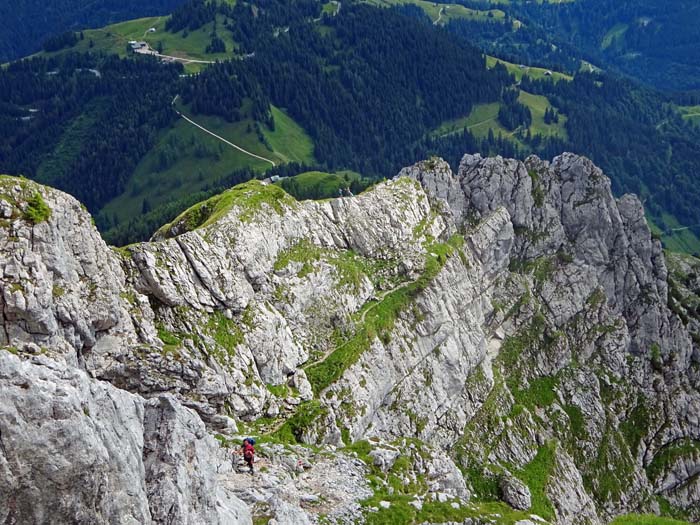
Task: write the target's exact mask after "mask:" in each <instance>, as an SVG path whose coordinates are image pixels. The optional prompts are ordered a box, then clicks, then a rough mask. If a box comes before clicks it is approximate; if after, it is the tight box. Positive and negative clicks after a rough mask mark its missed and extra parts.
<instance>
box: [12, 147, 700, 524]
mask: <svg viewBox="0 0 700 525" xmlns="http://www.w3.org/2000/svg"><path fill="white" fill-rule="evenodd" d="M0 254H2V255H1V257H0V311H1V312H2V325H3V330H1V331H0V521H3V522H8V523H15V522H16V523H34V522H41V521H45V520H46V519H47V516H48V515H49V514H48V513H51V516H52V517H55V519H57V520H58V519H60V520H62V521H77V522H79V523H81V522H82V523H88V522H94V521H95V520H96V521H97V522H100V523H222V524H223V523H246V524H247V523H251V518H252V516H255V517H256V518H260V519H262V518H263V517H264V518H269V519H271V520H276V521H277V522H278V523H315V522H318V520H319V519H320V517H321V516H324V517H325V518H324V519H326V520H329V521H330V522H331V523H336V524H346V523H355V522H357V521H358V519H361V516H363V515H365V516H366V515H368V513H375V512H376V513H381V514H382V516H386V515H392V514H391V513H393V512H395V513H396V515H397V516H399V515H400V516H408V517H409V518H410V519H413V520H419V519H422V518H421V516H430V515H436V514H437V510H436V509H442V510H440V512H443V511H444V510H445V509H446V508H449V509H452V510H451V511H450V512H451V513H452V511H454V512H453V514H454V516H456V517H459V519H461V522H462V523H472V524H476V523H492V522H494V520H497V519H498V517H496V516H495V514H493V513H489V512H486V511H485V513H484V515H483V516H476V517H475V513H478V512H477V511H478V509H480V508H481V507H480V503H481V500H483V499H493V498H499V497H500V498H502V499H503V500H505V501H507V502H509V503H510V504H511V505H512V506H513V507H514V508H516V509H522V510H509V513H511V514H512V516H513V520H515V522H522V523H526V522H528V521H531V522H533V523H534V522H537V523H557V524H565V525H569V524H571V525H579V524H581V525H583V524H602V523H605V522H607V521H609V520H610V519H611V518H612V517H614V516H615V515H618V514H621V513H625V512H631V511H645V512H658V511H659V510H660V509H666V510H667V509H669V508H671V509H672V510H674V512H676V513H680V514H684V515H686V516H687V517H688V518H689V519H700V514H698V512H700V511H698V509H700V485H698V479H699V478H698V473H699V472H700V348H699V347H698V341H700V316H698V304H700V277H698V276H699V275H700V261H697V260H696V259H694V258H692V257H681V256H675V255H672V254H668V256H667V257H666V256H665V255H664V253H663V251H662V250H661V246H660V244H659V242H658V241H656V240H654V239H653V238H652V236H651V233H650V231H649V228H648V226H647V224H646V222H645V220H644V211H643V208H642V206H641V203H640V202H639V200H638V199H637V198H636V197H634V196H623V197H621V198H615V197H614V196H613V195H612V193H611V191H610V182H609V180H608V179H607V178H606V177H605V175H604V174H603V173H602V172H601V171H600V170H599V169H598V168H597V167H596V166H594V165H593V164H592V163H591V162H590V161H589V160H587V159H584V158H582V157H578V156H576V155H572V154H564V155H561V156H559V157H557V158H555V159H554V160H553V161H552V162H545V161H542V160H540V159H537V158H535V157H531V158H529V159H527V160H526V161H525V162H520V161H516V160H508V159H502V158H500V157H496V158H488V159H485V158H482V157H480V156H478V155H466V156H465V157H464V158H463V159H462V161H461V163H460V166H459V169H458V170H457V172H456V173H453V171H452V170H451V168H450V166H449V165H447V163H445V162H444V161H442V160H440V159H431V160H429V161H425V162H421V163H418V164H416V165H415V166H412V167H409V168H406V169H404V170H402V172H401V173H400V174H399V176H398V177H396V178H394V179H392V180H389V181H386V182H383V183H379V184H377V185H376V186H375V187H373V188H371V189H369V190H368V191H366V192H364V193H363V194H361V195H359V196H357V197H353V198H341V199H332V200H327V201H319V202H312V201H305V202H297V201H295V200H294V199H293V198H291V197H290V196H288V195H287V194H285V193H284V192H283V191H282V190H281V189H280V188H278V187H276V186H273V185H266V184H263V183H261V182H259V181H251V182H248V183H245V184H243V185H240V186H237V187H236V188H232V189H231V190H229V191H227V192H225V193H224V194H222V195H220V196H217V197H214V198H212V199H210V200H208V201H205V202H204V203H200V204H198V205H195V206H194V207H192V208H191V209H189V210H187V211H186V212H184V213H183V214H182V215H181V216H180V217H178V218H176V219H175V220H174V221H173V222H172V223H171V224H168V225H166V226H164V227H163V228H161V230H159V232H157V233H156V235H155V236H154V239H153V240H152V241H151V242H147V243H140V244H136V245H132V246H129V247H127V248H123V249H113V248H108V247H107V246H106V245H105V244H104V242H103V241H102V240H101V239H100V237H99V235H98V233H97V232H96V230H95V229H94V227H93V226H92V224H91V221H90V217H89V215H88V214H87V213H86V212H85V211H84V210H83V209H82V208H81V207H80V205H79V204H78V203H77V202H76V201H75V200H73V199H72V198H70V197H68V196H66V195H65V194H62V193H60V192H57V191H54V190H51V189H48V188H44V187H41V186H39V185H36V184H34V183H31V182H28V181H24V180H19V179H12V178H7V177H3V178H0ZM667 259H668V262H667ZM214 433H216V434H218V436H217V437H218V438H219V441H216V440H215V439H214V438H213V437H212V434H214ZM247 435H254V436H256V437H262V438H263V439H261V440H260V445H259V447H258V455H259V456H258V457H259V464H258V470H257V473H256V478H255V480H256V482H255V483H251V482H250V477H249V476H250V474H248V473H245V472H239V470H238V468H239V465H237V464H236V461H235V460H236V457H237V456H235V455H234V454H233V451H234V450H235V449H236V447H237V446H238V444H239V443H240V440H241V439H242V437H245V436H247ZM499 480H501V481H500V487H499ZM67 491H71V492H70V497H67ZM409 502H410V503H409ZM529 507H532V508H531V509H530V510H525V509H527V508H529ZM433 511H435V512H433ZM95 513H97V518H95V517H94V516H95ZM538 513H539V514H541V516H539V515H538ZM511 514H509V516H510V515H511ZM392 516H393V515H392ZM409 518H406V519H409ZM91 519H92V520H93V521H91ZM402 519H403V518H402ZM508 519H510V518H508ZM272 522H273V523H274V521H272Z"/></svg>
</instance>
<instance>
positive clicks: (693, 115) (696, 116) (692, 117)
mask: <svg viewBox="0 0 700 525" xmlns="http://www.w3.org/2000/svg"><path fill="white" fill-rule="evenodd" d="M678 111H679V112H680V114H681V116H682V117H683V119H684V120H687V121H688V122H692V123H693V124H695V125H696V126H698V125H700V106H679V107H678Z"/></svg>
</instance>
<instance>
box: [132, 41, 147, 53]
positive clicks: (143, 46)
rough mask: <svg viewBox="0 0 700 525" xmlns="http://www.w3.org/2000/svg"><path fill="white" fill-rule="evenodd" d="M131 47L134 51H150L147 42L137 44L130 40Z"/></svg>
mask: <svg viewBox="0 0 700 525" xmlns="http://www.w3.org/2000/svg"><path fill="white" fill-rule="evenodd" d="M129 47H131V50H132V51H139V50H143V49H148V44H147V43H146V42H137V41H136V40H129Z"/></svg>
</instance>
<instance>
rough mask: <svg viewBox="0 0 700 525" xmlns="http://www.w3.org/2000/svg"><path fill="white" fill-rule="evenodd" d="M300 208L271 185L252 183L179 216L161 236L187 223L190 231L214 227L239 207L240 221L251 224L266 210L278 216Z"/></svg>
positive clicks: (161, 232)
mask: <svg viewBox="0 0 700 525" xmlns="http://www.w3.org/2000/svg"><path fill="white" fill-rule="evenodd" d="M295 206H297V202H296V200H294V197H292V196H291V195H289V194H287V193H286V192H285V191H284V190H283V189H282V188H279V187H278V186H275V185H271V184H263V183H262V182H260V181H259V180H250V181H248V182H244V183H243V184H239V185H238V186H235V187H233V188H231V189H230V190H227V191H225V192H223V193H221V194H220V195H216V196H214V197H212V198H210V199H207V200H205V201H203V202H200V203H199V204H195V205H194V206H192V207H191V208H189V209H188V210H186V211H184V212H183V213H182V214H180V215H179V216H178V217H177V218H176V219H175V220H174V221H173V222H171V223H169V224H166V225H165V226H163V227H162V228H161V229H160V230H158V234H160V235H167V232H168V230H170V228H172V226H173V225H175V224H180V223H184V224H185V226H186V227H187V231H192V230H195V229H197V228H204V227H206V226H209V225H210V224H214V223H215V222H217V221H218V220H220V219H221V218H222V217H224V216H225V215H226V214H228V213H229V212H230V211H231V210H232V209H233V208H238V209H239V213H238V218H239V220H240V221H241V222H244V223H249V222H252V220H253V219H254V218H255V216H256V215H257V214H258V212H260V211H262V210H263V208H265V207H267V208H270V210H271V211H273V212H274V213H276V214H278V215H283V214H284V212H285V209H286V208H292V209H293V208H294V207H295Z"/></svg>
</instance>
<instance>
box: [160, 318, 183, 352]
mask: <svg viewBox="0 0 700 525" xmlns="http://www.w3.org/2000/svg"><path fill="white" fill-rule="evenodd" d="M156 330H157V332H158V339H160V340H161V341H162V342H163V353H164V354H166V355H167V354H174V355H179V352H178V350H179V348H180V347H182V339H181V338H180V337H178V336H177V335H175V334H174V333H172V332H170V331H168V330H167V329H166V328H165V326H164V325H163V324H162V323H158V324H156Z"/></svg>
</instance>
